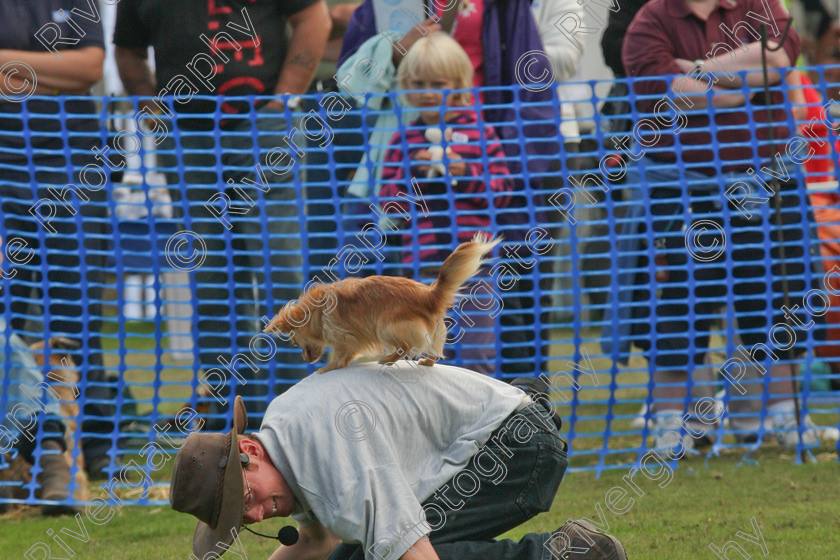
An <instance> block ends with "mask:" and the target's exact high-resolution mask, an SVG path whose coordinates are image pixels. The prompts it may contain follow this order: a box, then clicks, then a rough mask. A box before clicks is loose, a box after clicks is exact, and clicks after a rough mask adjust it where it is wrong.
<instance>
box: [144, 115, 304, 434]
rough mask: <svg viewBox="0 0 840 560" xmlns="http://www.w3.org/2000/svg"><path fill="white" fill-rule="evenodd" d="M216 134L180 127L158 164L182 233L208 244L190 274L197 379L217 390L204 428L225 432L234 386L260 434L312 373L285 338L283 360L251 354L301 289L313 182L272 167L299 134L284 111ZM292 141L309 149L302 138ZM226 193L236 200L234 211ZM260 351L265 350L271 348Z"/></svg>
mask: <svg viewBox="0 0 840 560" xmlns="http://www.w3.org/2000/svg"><path fill="white" fill-rule="evenodd" d="M231 120H233V119H231ZM205 124H206V121H205ZM209 128H211V130H208V131H206V132H201V131H193V130H182V131H181V133H180V145H179V146H176V144H175V142H174V140H173V139H172V138H171V137H170V138H167V139H166V140H165V141H164V142H163V143H162V144H161V151H160V153H159V154H158V161H159V162H160V165H161V167H163V168H165V169H164V171H166V175H167V182H168V183H169V184H170V193H171V196H172V199H173V206H174V207H175V208H176V209H178V210H176V211H177V212H179V214H180V215H179V219H180V220H182V221H183V224H184V228H185V229H187V230H190V231H192V232H194V233H195V234H196V235H197V236H198V237H200V238H201V240H202V242H203V243H204V247H206V259H205V261H204V262H203V264H202V265H201V266H200V267H199V268H197V269H196V270H195V271H194V272H192V273H191V274H193V275H194V278H195V294H196V302H197V304H196V309H194V313H195V314H196V317H195V319H194V328H195V330H196V332H195V333H194V336H195V340H196V346H197V347H198V349H199V351H198V357H199V362H200V367H201V369H203V370H204V373H203V374H199V377H200V379H201V380H204V381H206V383H207V385H209V386H211V387H212V388H213V389H212V392H213V393H214V396H212V397H209V404H210V415H209V417H208V418H207V419H206V421H205V426H206V427H207V429H210V430H220V429H223V428H224V426H225V424H226V418H227V417H228V416H229V406H228V405H229V403H230V401H231V395H232V393H231V388H232V387H233V386H234V385H235V386H236V391H235V393H236V394H239V395H241V396H242V399H243V401H244V402H245V407H246V409H247V410H248V421H249V427H250V429H254V430H256V429H258V427H259V425H260V423H261V422H262V416H263V414H264V412H265V409H266V407H267V406H268V403H269V402H271V401H272V400H273V399H274V397H275V396H276V395H277V394H280V393H282V392H283V391H285V390H286V389H288V388H289V387H291V385H292V384H293V383H294V382H296V381H297V380H299V379H302V378H303V377H304V376H305V375H306V373H307V365H306V364H304V363H303V360H302V358H301V355H300V351H299V350H298V349H296V348H292V347H291V346H290V345H289V344H287V343H284V342H282V341H279V340H277V341H276V347H277V354H276V357H273V358H271V359H270V360H269V361H267V362H262V361H261V360H260V359H258V358H259V356H257V355H256V353H255V352H254V351H252V348H251V347H250V342H251V340H252V339H253V337H254V336H255V335H258V334H259V333H261V332H262V330H263V329H264V328H265V324H264V323H263V321H262V319H261V318H262V317H263V316H265V317H267V318H268V319H271V317H273V316H274V314H275V313H276V312H277V311H278V310H279V309H280V307H282V305H283V304H284V303H286V302H287V301H289V300H292V299H297V297H298V296H299V295H300V293H301V290H302V288H303V274H302V270H303V268H304V266H305V262H304V259H303V258H302V255H303V254H304V247H305V245H306V241H305V238H302V236H301V224H302V223H303V222H304V220H305V218H304V216H302V209H303V201H302V196H301V191H300V190H299V189H298V188H296V185H302V184H303V183H304V181H305V179H304V176H303V169H302V166H301V163H300V162H299V161H297V162H296V163H295V164H294V165H292V164H291V163H289V160H288V159H286V158H285V157H284V158H277V157H275V156H272V159H271V160H270V161H269V160H268V154H269V152H270V151H271V150H272V149H273V148H275V147H281V148H286V147H287V143H286V142H285V141H284V138H285V137H286V135H287V134H288V133H289V131H290V130H291V127H290V126H289V124H288V123H287V121H286V119H285V118H284V117H283V113H281V112H278V111H275V110H270V109H260V110H259V111H258V113H257V118H256V122H255V123H254V124H252V123H251V121H250V120H248V119H240V120H239V122H238V123H234V124H233V125H232V128H231V129H230V130H221V131H220V130H218V129H217V128H215V125H213V123H212V122H211V123H210V126H209ZM294 141H295V143H296V145H298V146H301V147H302V146H303V142H304V139H303V136H302V135H301V134H297V135H296V136H295V137H294ZM179 149H180V150H179ZM179 151H180V156H179V155H178V153H179ZM289 151H291V150H289ZM217 154H218V155H220V157H217ZM257 163H259V164H260V165H261V166H262V171H263V173H264V178H265V182H266V184H265V185H263V186H262V187H259V186H255V185H261V184H262V178H263V177H256V176H255V173H254V169H255V165H256V164H257ZM284 166H288V167H289V170H284ZM246 179H248V180H249V181H251V182H250V183H247V182H246V181H245V180H246ZM295 179H297V180H296V181H295ZM228 181H232V183H228ZM220 194H224V195H227V197H228V198H229V199H230V208H229V209H228V211H227V212H225V211H224V203H225V202H226V201H224V199H223V198H220V197H219V195H220ZM210 208H215V209H216V210H215V211H214V212H215V215H214V212H211V210H210ZM257 347H259V348H261V349H262V350H260V351H262V352H267V350H266V347H265V344H264V343H257ZM228 364H229V365H228ZM234 370H235V372H236V374H237V375H234ZM239 378H241V379H242V380H244V382H243V381H241V380H239Z"/></svg>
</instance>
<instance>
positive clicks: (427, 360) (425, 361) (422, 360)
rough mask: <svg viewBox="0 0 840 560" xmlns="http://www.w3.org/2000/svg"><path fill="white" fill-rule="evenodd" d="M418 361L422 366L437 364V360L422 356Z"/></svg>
mask: <svg viewBox="0 0 840 560" xmlns="http://www.w3.org/2000/svg"><path fill="white" fill-rule="evenodd" d="M417 363H418V364H420V365H421V366H426V367H432V366H433V365H435V361H434V360H433V359H431V358H420V359H419V360H417Z"/></svg>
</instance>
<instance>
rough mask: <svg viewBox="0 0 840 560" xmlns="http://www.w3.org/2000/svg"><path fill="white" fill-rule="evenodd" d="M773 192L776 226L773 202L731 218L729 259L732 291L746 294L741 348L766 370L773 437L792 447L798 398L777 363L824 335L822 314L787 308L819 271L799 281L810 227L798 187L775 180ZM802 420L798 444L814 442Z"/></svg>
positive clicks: (790, 372)
mask: <svg viewBox="0 0 840 560" xmlns="http://www.w3.org/2000/svg"><path fill="white" fill-rule="evenodd" d="M779 190H780V199H781V207H780V208H781V212H780V215H781V225H779V224H777V221H776V212H775V205H774V201H773V200H771V201H770V202H769V203H768V207H767V208H766V210H767V213H766V214H765V215H764V216H763V217H762V216H761V214H760V213H759V212H758V211H756V212H755V214H754V217H753V219H752V220H748V219H746V218H745V217H743V216H740V215H738V216H736V217H735V218H733V229H734V230H735V233H734V234H733V241H734V243H737V244H740V245H741V247H739V248H738V250H737V251H733V260H736V261H737V263H736V264H737V265H738V266H736V267H735V268H734V269H733V273H734V276H735V278H736V279H737V280H736V281H737V284H736V293H740V294H743V295H745V296H747V297H742V298H740V300H736V309H738V310H739V317H740V319H739V320H741V321H742V323H743V327H744V329H745V332H743V333H742V335H741V336H742V338H743V340H744V348H745V349H746V350H747V351H748V355H749V357H750V359H751V360H752V361H753V362H754V363H756V364H758V365H759V366H760V367H759V370H762V369H763V370H765V371H766V372H767V376H768V379H769V381H768V384H767V389H766V391H767V392H766V403H767V413H768V416H770V420H771V422H772V424H773V428H774V430H776V433H775V436H776V438H777V440H778V441H779V443H780V444H781V445H783V446H785V447H794V446H796V445H797V443H798V441H799V435H798V433H797V421H796V414H795V410H796V403H795V402H794V399H795V398H798V396H797V390H796V378H795V373H794V369H793V367H792V365H791V364H790V363H777V362H778V361H784V360H789V359H795V358H796V357H797V356H799V355H801V353H802V352H803V351H804V349H805V344H804V342H805V340H806V339H807V337H809V336H814V337H815V338H816V339H819V338H820V337H822V336H824V331H822V329H821V326H822V324H823V322H824V318H823V317H821V316H817V315H812V314H810V313H807V312H805V311H804V310H802V309H800V310H798V311H793V310H795V309H796V307H794V306H793V304H794V303H796V302H802V301H803V297H804V295H805V293H806V292H807V290H809V289H815V288H816V289H819V288H820V286H819V285H818V279H819V274H816V273H813V272H812V282H811V283H810V285H809V284H808V283H807V282H806V281H805V275H806V272H808V271H809V267H810V265H811V264H812V257H811V255H810V249H811V243H810V229H809V227H807V225H806V226H805V227H803V224H802V213H801V199H800V196H799V192H798V190H799V185H798V184H797V183H796V181H788V182H784V183H781V185H780V189H779ZM762 210H763V209H762ZM808 218H810V214H809V215H808ZM768 236H769V246H770V257H771V260H772V264H771V265H770V266H769V267H768V266H767V264H768V259H766V258H765V257H766V252H765V249H764V248H765V247H767V246H768V242H767V241H768V240H767V237H768ZM786 291H787V299H786V298H785V292H786ZM809 303H811V305H813V303H812V302H809ZM785 306H790V307H789V309H790V310H791V311H790V312H785V311H784V310H783V307H785ZM786 323H787V325H786ZM803 325H809V326H808V328H805V327H804V326H803ZM815 327H816V328H815ZM811 331H813V332H811ZM761 345H766V347H765V348H768V349H769V350H770V352H772V353H773V354H774V355H773V356H771V355H770V352H766V351H762V350H761V349H759V348H762V346H761ZM754 350H755V351H754ZM802 422H803V425H804V426H805V431H804V432H803V434H802V442H803V443H804V444H805V445H816V444H817V443H818V438H817V434H816V432H815V431H814V430H812V429H809V428H812V427H813V423H812V422H811V420H810V418H809V417H808V416H807V415H806V416H804V417H803V418H802Z"/></svg>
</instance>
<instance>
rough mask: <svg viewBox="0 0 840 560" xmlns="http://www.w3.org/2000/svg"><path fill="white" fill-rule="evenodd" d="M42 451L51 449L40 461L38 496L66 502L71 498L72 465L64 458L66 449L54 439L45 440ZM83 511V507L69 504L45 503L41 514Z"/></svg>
mask: <svg viewBox="0 0 840 560" xmlns="http://www.w3.org/2000/svg"><path fill="white" fill-rule="evenodd" d="M41 451H51V453H45V454H42V455H41V459H40V461H39V464H40V467H41V472H40V473H39V474H38V484H39V486H40V489H39V490H40V491H39V493H38V497H39V498H40V499H42V500H48V501H51V502H65V501H67V500H69V499H70V483H71V481H72V478H71V477H70V465H69V464H67V460H66V459H65V458H64V450H63V449H62V448H61V446H60V445H59V444H58V443H56V442H55V441H53V440H46V439H45V440H43V441H42V442H41ZM75 513H81V508H79V507H78V506H72V505H68V504H62V503H58V504H45V505H43V506H41V514H42V515H47V516H53V515H67V514H69V515H73V514H75Z"/></svg>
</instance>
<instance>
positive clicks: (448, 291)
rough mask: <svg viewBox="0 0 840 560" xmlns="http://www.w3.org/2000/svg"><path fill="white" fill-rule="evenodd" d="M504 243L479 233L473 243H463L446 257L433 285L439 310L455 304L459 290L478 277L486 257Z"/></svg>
mask: <svg viewBox="0 0 840 560" xmlns="http://www.w3.org/2000/svg"><path fill="white" fill-rule="evenodd" d="M501 242H502V238H501V237H497V238H495V239H490V236H489V235H486V234H483V233H478V234H476V236H475V237H473V239H472V241H468V242H466V243H461V244H460V245H458V247H457V248H456V249H455V251H453V252H452V254H451V255H449V256H448V257H446V260H445V261H443V266H441V267H440V273H439V274H438V278H437V280H435V282H434V283H433V284H432V285H431V295H432V298H433V300H434V305H435V307H437V308H438V309H443V310H444V311H445V310H446V309H449V308H450V307H452V305H453V304H454V303H455V298H456V297H457V296H458V290H459V289H461V286H463V285H464V283H465V282H466V281H467V280H469V279H470V278H472V277H473V276H475V275H476V273H477V272H478V271H479V269H480V268H481V265H482V264H484V263H485V262H486V260H485V259H484V258H483V257H484V255H486V254H487V253H490V252H491V251H492V250H493V247H495V246H496V245H498V244H499V243H501Z"/></svg>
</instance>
